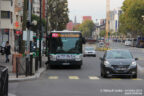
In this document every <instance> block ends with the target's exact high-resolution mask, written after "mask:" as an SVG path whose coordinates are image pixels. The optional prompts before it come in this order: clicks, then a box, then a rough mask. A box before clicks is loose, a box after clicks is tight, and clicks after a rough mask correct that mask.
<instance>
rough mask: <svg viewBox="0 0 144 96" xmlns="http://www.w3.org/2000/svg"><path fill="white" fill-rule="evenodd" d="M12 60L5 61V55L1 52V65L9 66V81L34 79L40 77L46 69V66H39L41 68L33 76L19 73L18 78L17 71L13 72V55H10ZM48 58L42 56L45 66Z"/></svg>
mask: <svg viewBox="0 0 144 96" xmlns="http://www.w3.org/2000/svg"><path fill="white" fill-rule="evenodd" d="M9 59H10V62H9V63H6V62H5V55H1V54H0V65H2V66H6V67H7V68H8V72H9V81H10V82H15V81H25V80H34V79H37V78H39V77H40V75H41V74H42V73H43V72H44V71H45V70H46V68H45V67H42V68H39V70H38V71H37V72H36V73H35V74H34V75H32V76H27V77H26V76H25V75H19V76H18V78H16V73H13V72H12V71H13V70H12V69H13V66H12V55H10V56H9ZM46 60H47V58H46V57H44V56H43V57H42V65H43V66H45V62H46Z"/></svg>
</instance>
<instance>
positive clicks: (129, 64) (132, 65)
mask: <svg viewBox="0 0 144 96" xmlns="http://www.w3.org/2000/svg"><path fill="white" fill-rule="evenodd" d="M100 59H101V76H102V77H109V76H117V75H118V76H119V75H125V76H131V77H133V78H137V63H136V60H138V58H133V56H132V54H131V53H130V52H129V50H124V49H123V50H120V49H113V50H108V51H106V52H105V54H104V56H103V57H101V58H100Z"/></svg>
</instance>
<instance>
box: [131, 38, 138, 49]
mask: <svg viewBox="0 0 144 96" xmlns="http://www.w3.org/2000/svg"><path fill="white" fill-rule="evenodd" d="M136 45H137V39H135V38H132V41H131V46H132V47H136Z"/></svg>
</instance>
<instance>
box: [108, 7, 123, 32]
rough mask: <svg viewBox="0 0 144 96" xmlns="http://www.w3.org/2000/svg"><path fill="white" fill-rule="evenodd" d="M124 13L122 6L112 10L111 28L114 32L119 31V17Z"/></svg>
mask: <svg viewBox="0 0 144 96" xmlns="http://www.w3.org/2000/svg"><path fill="white" fill-rule="evenodd" d="M121 14H122V10H121V8H115V9H114V10H112V11H111V12H110V30H111V31H112V32H113V33H114V32H118V28H119V17H120V15H121Z"/></svg>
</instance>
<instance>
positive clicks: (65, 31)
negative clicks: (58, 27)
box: [52, 30, 81, 33]
mask: <svg viewBox="0 0 144 96" xmlns="http://www.w3.org/2000/svg"><path fill="white" fill-rule="evenodd" d="M52 33H81V32H80V31H68V30H64V31H52Z"/></svg>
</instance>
